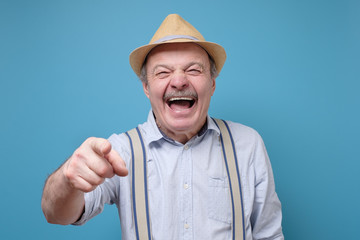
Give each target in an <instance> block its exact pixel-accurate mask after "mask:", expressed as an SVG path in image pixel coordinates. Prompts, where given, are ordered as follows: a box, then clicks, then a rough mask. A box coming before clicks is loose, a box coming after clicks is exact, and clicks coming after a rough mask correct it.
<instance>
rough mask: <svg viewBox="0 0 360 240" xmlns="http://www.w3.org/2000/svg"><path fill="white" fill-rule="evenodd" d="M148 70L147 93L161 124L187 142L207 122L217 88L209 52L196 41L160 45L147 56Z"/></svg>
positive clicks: (174, 136)
mask: <svg viewBox="0 0 360 240" xmlns="http://www.w3.org/2000/svg"><path fill="white" fill-rule="evenodd" d="M146 70H147V79H148V82H147V83H143V87H144V92H145V94H146V96H147V97H148V98H149V99H150V103H151V106H152V110H153V112H154V114H155V117H156V122H157V124H158V126H159V127H160V129H161V130H162V131H163V132H164V133H165V134H166V135H167V136H169V137H171V138H172V139H174V140H177V141H179V142H182V143H185V142H186V141H188V140H189V139H190V138H191V137H193V136H194V135H196V134H197V132H198V131H199V130H200V129H201V127H202V126H203V125H204V124H205V121H206V116H207V112H208V109H209V104H210V99H211V96H212V95H213V93H214V91H215V79H212V78H211V74H210V61H209V57H208V54H207V53H206V51H205V50H204V49H202V48H201V47H200V46H198V45H197V44H194V43H173V44H164V45H160V46H158V47H156V48H155V49H153V50H152V51H151V52H150V54H149V55H148V58H147V63H146Z"/></svg>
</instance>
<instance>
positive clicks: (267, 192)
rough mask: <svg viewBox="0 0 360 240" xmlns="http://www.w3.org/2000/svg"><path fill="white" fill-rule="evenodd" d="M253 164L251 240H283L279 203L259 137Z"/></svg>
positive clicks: (266, 155)
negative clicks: (253, 184)
mask: <svg viewBox="0 0 360 240" xmlns="http://www.w3.org/2000/svg"><path fill="white" fill-rule="evenodd" d="M253 163H254V168H255V196H254V206H253V211H252V214H251V218H250V220H251V225H252V232H253V239H254V240H257V239H276V240H281V239H284V236H283V233H282V227H281V221H282V212H281V203H280V200H279V198H278V196H277V194H276V192H275V183H274V176H273V171H272V168H271V164H270V160H269V157H268V154H267V152H266V148H265V145H264V143H263V140H262V139H261V137H260V136H259V135H258V136H257V139H256V143H255V148H254V154H253Z"/></svg>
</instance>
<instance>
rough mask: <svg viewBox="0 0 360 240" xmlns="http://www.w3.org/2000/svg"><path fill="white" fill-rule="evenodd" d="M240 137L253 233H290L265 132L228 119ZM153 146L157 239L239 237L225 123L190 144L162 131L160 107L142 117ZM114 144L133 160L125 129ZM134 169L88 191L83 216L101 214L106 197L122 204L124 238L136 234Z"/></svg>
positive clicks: (150, 162)
mask: <svg viewBox="0 0 360 240" xmlns="http://www.w3.org/2000/svg"><path fill="white" fill-rule="evenodd" d="M227 123H228V125H229V127H230V129H231V132H232V135H233V138H234V143H235V148H236V155H237V159H238V165H239V170H240V176H241V185H242V191H243V207H244V214H245V232H246V240H251V239H284V237H283V234H282V228H281V219H282V214H281V204H280V201H279V199H278V197H277V194H276V192H275V185H274V178H273V173H272V169H271V165H270V161H269V158H268V155H267V153H266V149H265V146H264V144H263V141H262V139H261V137H260V136H259V134H258V133H257V132H256V131H255V130H253V129H251V128H249V127H246V126H244V125H241V124H239V123H234V122H230V121H227ZM139 129H140V131H141V133H142V136H143V140H144V144H145V147H146V151H147V152H146V153H147V168H148V196H149V208H150V216H151V228H152V234H153V239H154V240H158V239H162V240H169V239H184V240H185V239H196V240H197V239H204V240H205V239H206V240H209V239H211V240H216V239H220V240H224V239H230V238H231V223H232V217H231V216H232V215H231V203H230V199H229V182H228V178H227V173H226V169H225V166H224V163H223V159H222V155H221V154H222V148H221V142H220V130H219V129H218V127H217V126H216V125H215V123H214V121H213V120H212V119H211V118H210V117H207V124H206V126H205V127H204V128H203V129H202V131H200V132H199V134H197V135H196V136H194V137H193V138H192V139H190V140H189V141H188V142H187V143H186V144H182V143H179V142H177V141H174V140H172V139H170V138H168V137H167V136H165V135H164V134H162V132H161V131H159V129H158V127H157V126H156V123H155V119H154V116H153V114H152V111H150V113H149V117H148V121H147V122H145V123H144V124H141V125H139ZM109 141H110V143H111V144H112V146H113V148H114V149H115V150H116V151H117V152H118V153H119V154H120V156H121V157H122V158H123V159H124V161H125V162H126V165H127V166H128V167H129V166H131V162H130V161H131V153H130V146H129V141H128V138H127V137H126V136H125V134H114V135H112V136H111V137H110V138H109ZM130 193H131V190H130V177H129V176H127V177H119V176H114V177H113V178H111V179H106V181H105V182H104V183H103V184H101V185H100V186H98V187H97V188H96V189H95V190H94V191H92V192H90V193H86V194H85V212H84V214H83V216H82V218H81V219H80V220H79V221H78V222H77V223H75V224H76V225H81V224H84V223H85V222H86V221H88V220H89V219H90V218H92V217H94V216H96V215H97V214H99V213H100V212H101V211H102V210H103V207H104V204H116V205H117V207H118V211H119V216H120V224H121V232H122V239H124V240H128V239H136V238H135V232H134V227H135V226H134V223H133V220H132V216H133V214H132V206H131V194H130Z"/></svg>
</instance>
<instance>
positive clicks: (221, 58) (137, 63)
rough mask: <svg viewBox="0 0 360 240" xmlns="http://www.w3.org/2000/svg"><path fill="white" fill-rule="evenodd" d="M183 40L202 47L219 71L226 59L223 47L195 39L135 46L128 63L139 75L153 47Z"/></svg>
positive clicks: (179, 40)
mask: <svg viewBox="0 0 360 240" xmlns="http://www.w3.org/2000/svg"><path fill="white" fill-rule="evenodd" d="M185 42H193V43H196V44H198V45H200V46H201V47H202V48H204V50H205V51H206V52H207V53H208V54H209V55H210V56H211V57H212V58H213V60H214V62H215V66H216V70H217V72H218V73H220V71H221V69H222V67H223V66H224V63H225V60H226V52H225V49H224V48H223V47H222V46H220V45H219V44H216V43H213V42H207V41H196V40H190V39H173V40H170V41H166V42H160V43H153V44H148V45H144V46H141V47H139V48H136V49H135V50H134V51H132V52H131V54H130V56H129V60H130V65H131V67H132V69H133V70H134V72H135V73H136V75H137V76H140V73H141V68H142V65H143V64H144V61H145V58H146V56H147V55H148V54H149V52H150V51H151V50H152V49H153V48H155V47H156V46H159V45H163V44H172V43H185Z"/></svg>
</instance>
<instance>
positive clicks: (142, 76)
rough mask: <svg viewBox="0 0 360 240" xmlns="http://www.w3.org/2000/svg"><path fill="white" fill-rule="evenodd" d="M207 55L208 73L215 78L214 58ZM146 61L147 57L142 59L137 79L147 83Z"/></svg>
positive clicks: (216, 73) (216, 75)
mask: <svg viewBox="0 0 360 240" xmlns="http://www.w3.org/2000/svg"><path fill="white" fill-rule="evenodd" d="M208 56H209V62H210V75H211V78H212V79H215V78H217V77H218V76H219V73H218V72H217V70H216V64H215V61H214V59H213V58H212V57H211V56H210V54H208ZM146 62H147V57H146V58H145V60H144V63H143V65H142V67H141V71H140V75H139V79H140V80H141V82H143V83H145V84H147V83H148V79H147V72H146Z"/></svg>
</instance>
